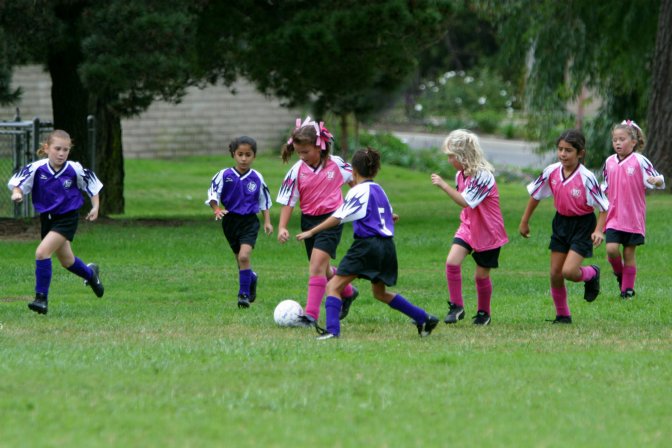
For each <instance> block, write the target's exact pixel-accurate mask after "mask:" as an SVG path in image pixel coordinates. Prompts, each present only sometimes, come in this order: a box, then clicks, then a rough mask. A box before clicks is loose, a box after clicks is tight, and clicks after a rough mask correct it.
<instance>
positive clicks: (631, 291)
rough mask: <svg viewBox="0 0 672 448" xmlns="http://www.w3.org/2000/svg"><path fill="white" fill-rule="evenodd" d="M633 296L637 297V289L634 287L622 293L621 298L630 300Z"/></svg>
mask: <svg viewBox="0 0 672 448" xmlns="http://www.w3.org/2000/svg"><path fill="white" fill-rule="evenodd" d="M633 297H635V290H634V289H632V288H628V289H626V290H625V291H623V292H622V293H621V299H623V300H630V299H632V298H633Z"/></svg>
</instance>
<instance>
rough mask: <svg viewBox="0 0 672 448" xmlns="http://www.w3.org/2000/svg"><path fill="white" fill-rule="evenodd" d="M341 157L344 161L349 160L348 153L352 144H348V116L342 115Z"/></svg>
mask: <svg viewBox="0 0 672 448" xmlns="http://www.w3.org/2000/svg"><path fill="white" fill-rule="evenodd" d="M340 118H341V157H343V160H346V161H347V160H348V153H349V152H350V143H349V142H348V114H346V113H342V114H341V117H340Z"/></svg>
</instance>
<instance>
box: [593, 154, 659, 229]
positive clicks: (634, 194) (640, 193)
mask: <svg viewBox="0 0 672 448" xmlns="http://www.w3.org/2000/svg"><path fill="white" fill-rule="evenodd" d="M602 176H603V179H604V181H603V183H602V191H604V192H605V193H606V194H607V197H608V198H609V204H610V206H609V211H608V212H607V224H606V226H605V227H606V228H607V229H614V230H620V231H621V232H630V233H638V234H640V235H644V234H645V233H644V232H645V231H646V228H645V222H646V199H645V198H644V191H645V190H646V189H647V188H649V189H654V188H659V189H664V188H665V180H664V179H663V185H662V186H660V187H656V186H655V185H652V184H650V183H649V182H647V179H648V178H649V177H652V176H653V177H658V176H660V173H658V171H656V169H655V168H654V167H653V165H652V164H651V162H649V159H647V158H646V157H644V156H643V155H641V154H639V153H637V152H633V153H631V154H630V155H629V156H627V157H626V158H625V159H623V160H618V155H617V154H613V155H611V156H609V157H608V158H607V161H606V162H605V163H604V168H603V171H602ZM661 177H662V176H661Z"/></svg>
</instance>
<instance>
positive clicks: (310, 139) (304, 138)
mask: <svg viewBox="0 0 672 448" xmlns="http://www.w3.org/2000/svg"><path fill="white" fill-rule="evenodd" d="M291 141H292V143H286V144H284V145H283V146H282V152H281V153H280V155H281V156H282V161H283V162H285V163H287V162H288V161H289V158H290V157H291V155H292V153H293V152H294V143H299V144H302V145H305V144H309V145H315V144H316V143H317V131H316V130H315V127H314V126H312V125H309V126H303V127H301V128H298V129H294V131H292V137H291ZM325 144H326V149H325V150H322V151H320V163H321V164H322V166H325V165H326V163H327V160H328V159H329V150H330V149H331V142H330V141H328V140H327V141H326V142H325Z"/></svg>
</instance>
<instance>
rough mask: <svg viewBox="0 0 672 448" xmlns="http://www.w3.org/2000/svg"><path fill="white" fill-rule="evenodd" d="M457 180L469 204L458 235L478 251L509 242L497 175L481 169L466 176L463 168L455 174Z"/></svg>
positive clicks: (462, 214) (463, 215)
mask: <svg viewBox="0 0 672 448" xmlns="http://www.w3.org/2000/svg"><path fill="white" fill-rule="evenodd" d="M455 183H456V184H457V191H459V192H460V193H461V194H462V197H463V198H464V200H465V201H467V205H468V207H465V208H463V209H462V213H460V221H461V224H460V227H459V228H458V229H457V232H456V233H455V237H456V238H460V239H461V240H463V241H465V242H466V243H467V244H469V246H471V248H472V249H474V251H476V252H483V251H486V250H491V249H496V248H498V247H502V246H503V245H504V244H506V243H507V242H508V241H509V239H508V237H507V235H506V230H505V229H504V218H502V210H501V208H500V206H499V190H498V189H497V183H496V182H495V176H494V175H493V174H492V173H491V172H490V171H487V170H482V171H479V172H477V173H476V174H475V175H473V176H467V177H465V176H464V172H463V171H460V172H458V173H457V174H456V175H455Z"/></svg>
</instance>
